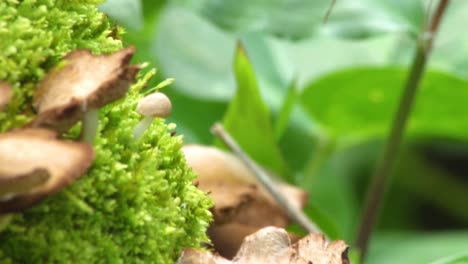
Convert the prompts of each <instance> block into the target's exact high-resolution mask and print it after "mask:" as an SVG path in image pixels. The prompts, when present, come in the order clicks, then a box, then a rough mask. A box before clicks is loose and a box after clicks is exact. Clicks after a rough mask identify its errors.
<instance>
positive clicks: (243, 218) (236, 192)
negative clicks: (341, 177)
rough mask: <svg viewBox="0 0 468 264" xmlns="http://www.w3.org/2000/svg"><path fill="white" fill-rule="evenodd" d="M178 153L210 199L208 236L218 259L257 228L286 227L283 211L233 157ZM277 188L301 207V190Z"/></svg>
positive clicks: (201, 149)
mask: <svg viewBox="0 0 468 264" xmlns="http://www.w3.org/2000/svg"><path fill="white" fill-rule="evenodd" d="M182 150H183V152H184V154H185V156H186V159H187V163H188V164H189V166H190V167H191V168H192V169H193V170H194V171H195V172H196V173H197V174H198V178H197V183H198V187H199V188H200V189H201V190H204V191H207V192H209V194H210V196H211V197H212V198H213V201H214V207H213V208H212V212H213V216H214V222H213V223H212V225H211V227H210V230H209V232H208V234H209V235H210V238H211V239H212V241H213V244H214V247H215V249H216V250H217V251H218V252H219V253H220V254H221V255H223V256H224V257H232V256H233V254H235V252H237V250H238V249H239V247H240V244H241V242H242V239H243V238H244V237H245V236H246V235H248V234H251V233H254V232H255V231H256V230H258V229H259V228H262V227H265V226H277V227H283V228H285V227H287V226H288V225H289V224H290V220H289V218H288V215H287V213H286V211H285V210H284V209H283V208H282V207H281V206H279V205H278V204H277V203H276V201H275V200H274V199H273V197H272V196H271V195H270V194H269V193H268V192H267V191H266V190H265V189H263V187H262V186H261V185H260V184H259V183H258V182H257V180H256V178H255V176H254V175H253V174H252V172H251V171H250V170H249V169H248V168H247V167H246V166H245V165H244V163H243V162H242V161H240V160H239V159H238V158H237V157H236V156H234V155H232V154H230V153H228V152H225V151H222V150H219V149H217V148H213V147H206V146H200V145H187V146H184V147H183V148H182ZM278 188H279V189H280V190H281V192H282V194H283V195H284V196H285V197H287V198H289V199H290V201H291V202H292V203H293V204H294V205H296V206H297V207H300V208H302V207H303V206H304V205H305V202H306V200H307V194H306V193H305V192H304V191H303V190H301V189H299V188H297V187H294V186H290V185H287V184H284V183H278ZM232 237H235V238H236V239H232Z"/></svg>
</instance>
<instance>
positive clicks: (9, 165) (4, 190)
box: [0, 128, 94, 214]
mask: <svg viewBox="0 0 468 264" xmlns="http://www.w3.org/2000/svg"><path fill="white" fill-rule="evenodd" d="M93 160H94V151H93V149H92V147H91V146H90V145H88V144H84V143H78V142H67V141H63V140H58V139H57V138H56V132H54V131H50V130H46V129H40V128H30V129H24V130H14V131H11V132H7V133H4V134H0V186H1V187H0V214H6V213H12V212H18V211H22V210H25V209H27V208H29V207H31V206H33V205H34V204H36V203H38V202H40V201H41V200H42V199H44V198H46V197H48V196H50V195H52V194H54V193H56V192H58V191H59V190H61V189H62V188H64V187H65V186H67V185H69V184H71V183H72V182H73V181H75V180H76V179H78V178H79V177H81V176H82V175H83V174H84V173H85V172H86V170H87V169H88V168H89V167H90V166H91V163H92V161H93Z"/></svg>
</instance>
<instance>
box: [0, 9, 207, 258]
mask: <svg viewBox="0 0 468 264" xmlns="http://www.w3.org/2000/svg"><path fill="white" fill-rule="evenodd" d="M98 2H99V1H70V0H67V1H65V0H63V1H62V0H35V1H34V0H26V1H15V0H6V1H3V2H2V3H0V40H1V41H0V81H5V82H8V83H10V84H12V85H13V86H14V97H13V100H12V102H10V104H9V105H8V108H7V110H6V111H5V112H3V113H0V131H6V130H9V129H12V128H17V127H21V126H22V125H23V124H25V123H26V122H27V121H29V120H30V119H31V118H33V117H34V116H35V114H34V110H33V108H32V106H31V100H32V99H31V98H32V94H33V93H34V90H35V89H36V87H37V84H38V82H39V81H40V80H41V78H42V77H43V76H44V75H45V73H46V72H47V71H48V70H50V69H51V68H52V67H53V66H54V65H56V64H57V63H58V62H59V61H60V58H61V57H62V56H63V55H65V54H66V53H68V52H69V51H72V50H75V49H78V48H86V49H90V50H92V51H93V52H94V53H96V54H100V53H109V52H114V51H116V50H118V49H120V48H121V47H122V43H121V41H120V40H119V39H118V34H119V32H120V30H119V29H118V28H116V27H113V26H111V24H110V22H109V21H108V20H107V18H106V16H105V15H103V14H102V13H100V12H99V11H98V10H97V8H96V5H97V3H98ZM145 82H146V79H145V78H142V76H140V81H139V82H138V83H137V84H135V85H134V86H133V87H131V88H130V92H129V93H128V95H127V96H126V97H125V98H124V99H121V100H119V101H117V102H114V103H112V104H110V105H107V106H105V107H104V108H102V109H100V112H99V116H100V124H99V133H98V135H97V138H96V140H95V143H94V149H95V152H96V160H95V161H94V164H93V167H92V168H91V169H90V170H89V172H88V173H87V175H85V176H83V177H82V178H81V179H80V180H78V181H77V182H75V183H74V184H72V185H71V186H70V187H69V188H67V189H65V191H62V192H60V193H59V194H57V195H55V196H53V197H50V198H48V199H47V200H45V201H44V202H42V203H41V204H39V205H38V206H36V207H34V208H32V209H29V210H28V211H26V212H24V213H22V214H17V215H14V216H13V219H12V221H11V223H10V224H9V225H8V226H7V227H6V228H5V229H4V230H3V231H2V232H1V233H0V237H1V239H0V263H54V262H60V263H62V262H64V263H95V262H100V263H172V262H173V261H174V259H175V258H176V257H177V256H178V254H179V251H180V250H181V249H182V248H184V247H198V246H199V244H200V242H202V241H206V240H207V237H206V235H205V230H206V228H207V226H208V222H209V221H210V218H211V216H210V213H209V210H208V208H209V207H210V206H211V201H210V200H208V199H207V198H206V196H205V194H204V193H202V192H201V191H199V190H198V189H196V188H195V187H194V186H193V184H192V180H193V179H194V177H195V175H194V174H193V172H191V170H190V169H189V168H188V167H187V165H186V164H185V159H184V157H183V155H182V153H181V151H180V148H181V145H182V138H181V137H180V136H178V137H172V136H171V135H170V133H169V132H168V130H169V126H174V125H172V124H170V125H167V124H165V123H164V121H163V120H160V119H159V120H155V121H154V122H153V124H152V126H151V127H150V128H149V129H148V130H147V131H146V132H145V134H144V135H143V136H142V137H141V138H140V139H138V140H134V138H133V128H134V127H135V125H136V124H137V123H138V122H139V120H140V119H141V116H140V115H139V114H138V113H136V112H135V108H136V104H137V102H138V100H139V99H141V97H142V94H140V92H139V91H140V88H141V87H142V86H144V84H145ZM75 130H76V127H75ZM50 158H51V159H53V158H54V157H50Z"/></svg>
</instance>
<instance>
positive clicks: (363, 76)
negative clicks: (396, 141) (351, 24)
mask: <svg viewBox="0 0 468 264" xmlns="http://www.w3.org/2000/svg"><path fill="white" fill-rule="evenodd" d="M406 75H407V70H406V69H404V68H395V67H393V68H392V67H386V68H357V69H350V70H344V71H340V72H336V73H333V74H330V75H327V76H325V77H323V78H321V79H319V80H317V81H315V82H313V83H311V84H310V85H308V86H307V87H306V88H305V90H304V92H303V94H302V95H301V102H302V105H303V106H304V108H305V109H306V111H307V112H308V113H309V115H310V117H311V118H313V119H314V120H316V121H318V122H319V123H320V124H322V125H323V127H324V128H325V129H326V130H327V131H328V132H329V133H330V134H331V135H333V136H335V137H338V138H340V139H343V138H344V139H347V140H352V141H353V140H362V139H368V138H372V137H379V136H383V135H385V133H386V132H387V130H388V129H389V124H390V123H391V120H392V117H393V115H394V113H395V111H396V108H397V105H398V100H399V98H400V93H401V87H402V86H403V83H404V80H405V78H406ZM417 96H418V97H417V101H416V104H415V107H414V110H413V112H412V114H411V117H410V120H409V124H408V127H407V132H408V133H409V134H410V135H418V136H420V135H426V136H427V135H429V136H446V137H451V138H459V139H466V138H467V137H468V133H467V131H468V120H467V119H468V118H467V116H468V115H466V114H463V113H466V111H467V110H466V107H465V103H464V101H465V98H468V83H467V82H466V81H464V80H462V79H460V78H457V77H455V76H452V75H449V74H446V73H442V72H437V71H428V72H426V74H425V77H424V79H423V81H422V83H421V87H420V89H419V93H418V95H417Z"/></svg>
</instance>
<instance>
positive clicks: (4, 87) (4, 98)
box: [0, 82, 13, 111]
mask: <svg viewBox="0 0 468 264" xmlns="http://www.w3.org/2000/svg"><path fill="white" fill-rule="evenodd" d="M12 95H13V91H12V89H11V86H10V85H9V84H7V83H3V82H0V111H2V110H3V109H4V108H5V106H7V104H8V103H9V102H10V99H11V96H12Z"/></svg>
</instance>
